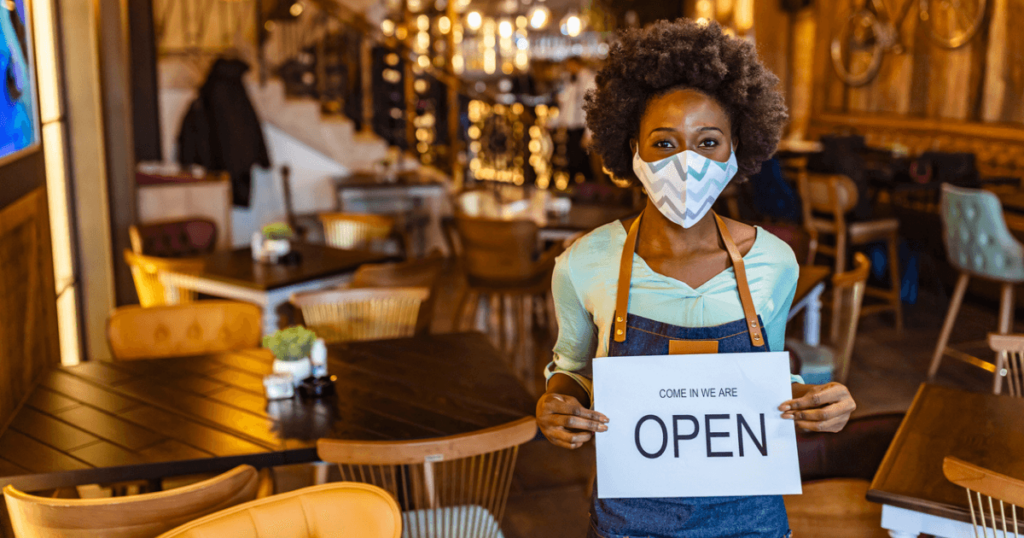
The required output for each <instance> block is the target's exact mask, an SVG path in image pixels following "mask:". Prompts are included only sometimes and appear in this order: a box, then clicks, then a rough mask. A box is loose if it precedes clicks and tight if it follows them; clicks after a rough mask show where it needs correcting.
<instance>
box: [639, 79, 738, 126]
mask: <svg viewBox="0 0 1024 538" xmlns="http://www.w3.org/2000/svg"><path fill="white" fill-rule="evenodd" d="M693 122H699V123H700V124H702V125H706V124H711V125H714V126H716V127H720V128H723V129H725V128H728V127H729V115H728V114H727V113H726V112H725V108H723V107H722V105H720V104H719V103H718V101H716V100H715V99H714V98H712V97H710V96H708V95H706V94H704V93H702V92H700V91H697V90H693V89H689V88H680V89H676V90H670V91H668V92H665V93H663V94H661V95H657V96H655V97H652V98H651V100H650V101H648V103H647V107H646V108H645V109H644V115H643V117H642V118H641V119H640V126H641V128H642V129H654V128H656V127H664V126H672V127H676V126H683V125H685V124H687V123H693Z"/></svg>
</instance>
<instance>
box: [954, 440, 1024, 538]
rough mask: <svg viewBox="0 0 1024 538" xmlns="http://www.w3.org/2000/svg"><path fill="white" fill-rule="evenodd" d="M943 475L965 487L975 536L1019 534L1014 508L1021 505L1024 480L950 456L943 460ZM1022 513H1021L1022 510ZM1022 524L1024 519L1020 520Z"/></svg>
mask: <svg viewBox="0 0 1024 538" xmlns="http://www.w3.org/2000/svg"><path fill="white" fill-rule="evenodd" d="M942 474H944V475H945V476H946V479H947V480H949V481H950V482H952V483H954V484H956V485H958V486H961V487H963V488H964V489H966V490H967V505H968V506H969V507H970V510H971V523H973V524H974V535H975V536H988V530H991V531H992V536H993V537H995V536H999V530H1002V531H1003V536H1004V537H1008V536H1009V534H1008V533H1009V532H1012V533H1013V535H1014V536H1018V535H1019V534H1018V524H1017V521H1018V519H1017V509H1018V508H1020V507H1024V480H1020V479H1017V478H1011V477H1009V476H1006V475H1004V474H1000V473H997V472H995V471H990V470H988V469H985V468H983V467H978V466H977V465H974V464H971V463H967V462H966V461H963V460H961V459H958V458H954V457H953V456H946V457H945V459H943V460H942ZM1021 515H1024V513H1022V514H1021ZM1021 522H1022V523H1024V519H1021Z"/></svg>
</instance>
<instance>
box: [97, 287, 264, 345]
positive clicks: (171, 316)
mask: <svg viewBox="0 0 1024 538" xmlns="http://www.w3.org/2000/svg"><path fill="white" fill-rule="evenodd" d="M260 316H261V312H260V309H259V308H258V307H256V306H255V305H251V304H249V303H239V302H235V301H200V302H196V303H191V304H187V305H174V306H154V307H151V308H142V307H141V306H134V305H132V306H122V307H121V308H118V309H117V310H115V311H114V313H113V314H111V316H110V318H109V319H108V320H107V342H108V343H109V344H110V350H111V352H113V354H114V359H116V360H133V359H142V358H146V359H155V358H165V357H185V356H189V355H200V354H204V353H218V352H223V351H232V350H237V349H251V348H256V347H259V345H260V339H261V335H262V329H261V317H260Z"/></svg>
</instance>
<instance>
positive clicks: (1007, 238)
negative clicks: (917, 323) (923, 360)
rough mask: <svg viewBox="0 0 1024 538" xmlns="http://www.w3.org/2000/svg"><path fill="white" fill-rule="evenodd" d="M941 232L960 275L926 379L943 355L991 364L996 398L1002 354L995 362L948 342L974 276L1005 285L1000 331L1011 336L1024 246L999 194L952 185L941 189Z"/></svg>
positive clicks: (1023, 266) (1023, 277)
mask: <svg viewBox="0 0 1024 538" xmlns="http://www.w3.org/2000/svg"><path fill="white" fill-rule="evenodd" d="M942 232H943V240H944V241H945V243H946V255H947V256H948V257H949V263H951V264H952V265H953V267H955V268H956V269H957V270H958V271H960V278H959V279H958V280H957V282H956V290H955V291H954V292H953V298H952V300H951V301H950V303H949V311H948V312H947V313H946V321H945V323H943V325H942V333H941V334H940V335H939V342H938V345H937V346H936V347H935V354H934V355H933V356H932V364H931V367H930V368H929V369H928V379H929V380H932V379H934V377H935V373H936V372H937V371H938V369H939V363H941V362H942V356H943V355H949V356H951V357H954V358H957V359H961V360H965V361H967V362H969V363H972V364H975V365H978V366H982V367H985V365H990V366H993V367H994V369H995V379H994V380H993V382H992V391H993V392H994V393H996V394H998V393H999V392H1000V390H1001V389H1002V381H1003V371H1004V368H1005V365H1004V364H1003V362H1004V360H1005V359H1004V354H1003V353H996V357H995V364H991V363H988V362H987V361H982V360H981V359H978V358H976V357H972V356H970V355H968V354H966V353H963V352H961V351H958V350H955V349H953V348H950V347H947V345H946V344H947V343H948V342H949V333H950V332H952V330H953V323H954V322H955V321H956V315H957V311H959V310H960V303H961V301H962V300H963V298H964V292H966V291H967V284H968V282H969V281H970V279H971V277H972V276H974V277H979V278H986V279H989V280H994V281H996V282H1000V283H1002V293H1001V298H1000V301H999V329H998V332H999V333H1000V334H1006V333H1009V332H1010V329H1011V327H1012V326H1013V307H1014V300H1013V292H1014V289H1013V287H1014V286H1015V285H1016V284H1020V283H1021V282H1024V245H1021V244H1020V242H1018V241H1017V240H1016V239H1015V238H1014V237H1013V235H1011V234H1010V230H1009V229H1008V228H1007V227H1006V220H1005V219H1004V218H1003V208H1002V205H1001V204H1000V203H999V198H997V197H996V195H995V194H993V193H991V192H988V191H983V190H979V189H963V188H960V187H954V186H952V185H950V184H948V183H946V184H943V185H942Z"/></svg>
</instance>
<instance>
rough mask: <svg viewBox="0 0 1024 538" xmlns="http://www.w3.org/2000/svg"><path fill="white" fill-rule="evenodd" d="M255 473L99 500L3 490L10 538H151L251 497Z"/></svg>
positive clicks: (241, 471) (247, 470)
mask: <svg viewBox="0 0 1024 538" xmlns="http://www.w3.org/2000/svg"><path fill="white" fill-rule="evenodd" d="M258 485H259V478H258V473H257V472H256V469H254V468H252V467H250V466H248V465H240V466H238V467H235V468H234V469H232V470H230V471H228V472H226V473H224V474H221V475H219V476H215V477H213V478H211V479H209V480H204V481H202V482H198V483H196V484H191V485H188V486H184V487H181V488H175V489H171V490H167V491H160V492H157V493H145V494H142V495H132V496H128V497H111V498H105V499H52V498H48V497H37V496H34V495H29V494H27V493H22V492H21V491H18V490H16V489H14V487H13V486H7V487H5V488H4V497H5V498H6V499H7V511H8V513H9V514H10V518H11V524H12V526H13V527H14V535H15V536H19V537H26V538H27V537H32V538H152V537H153V536H156V535H158V534H160V533H162V532H165V531H167V530H170V529H173V528H174V527H177V526H178V525H181V524H183V523H186V522H189V521H192V520H194V519H196V518H199V517H203V516H205V515H207V514H211V513H214V512H217V511H219V510H224V509H226V508H230V507H232V506H235V505H237V504H239V503H244V502H248V501H251V500H253V499H255V498H256V490H257V486H258Z"/></svg>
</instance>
